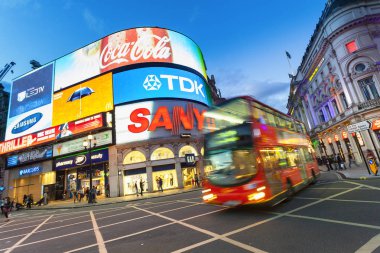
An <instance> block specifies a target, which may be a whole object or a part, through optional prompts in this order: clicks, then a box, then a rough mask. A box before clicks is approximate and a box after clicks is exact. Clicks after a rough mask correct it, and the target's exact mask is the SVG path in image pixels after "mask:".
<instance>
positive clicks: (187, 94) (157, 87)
mask: <svg viewBox="0 0 380 253" xmlns="http://www.w3.org/2000/svg"><path fill="white" fill-rule="evenodd" d="M113 88H114V103H115V105H117V104H121V103H125V102H129V101H135V100H141V99H148V98H152V99H155V98H183V99H189V100H193V101H196V102H201V103H203V104H206V105H208V106H210V105H211V104H212V99H211V95H210V90H209V87H208V85H207V83H205V81H204V80H203V78H201V77H199V76H198V75H195V74H193V73H191V72H188V71H184V70H180V69H173V68H163V67H149V68H139V69H133V70H128V71H124V72H121V73H117V74H114V76H113Z"/></svg>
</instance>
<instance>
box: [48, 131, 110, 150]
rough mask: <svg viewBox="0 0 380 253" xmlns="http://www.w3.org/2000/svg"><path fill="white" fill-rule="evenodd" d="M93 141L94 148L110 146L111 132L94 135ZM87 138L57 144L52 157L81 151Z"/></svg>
mask: <svg viewBox="0 0 380 253" xmlns="http://www.w3.org/2000/svg"><path fill="white" fill-rule="evenodd" d="M93 136H94V140H96V147H101V146H104V145H109V144H112V130H108V131H105V132H101V133H97V134H94V135H93ZM86 139H87V137H82V138H78V139H75V140H71V141H66V142H62V143H58V144H55V145H54V148H53V155H54V156H61V155H66V154H70V153H74V152H80V151H83V141H84V140H86ZM94 143H95V142H94V141H93V142H92V148H93V147H95V146H94Z"/></svg>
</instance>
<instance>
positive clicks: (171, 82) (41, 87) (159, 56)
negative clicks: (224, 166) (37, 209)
mask: <svg viewBox="0 0 380 253" xmlns="http://www.w3.org/2000/svg"><path fill="white" fill-rule="evenodd" d="M220 99H221V97H220V92H219V90H218V89H217V88H216V83H215V78H214V77H213V76H212V78H209V77H208V75H207V73H206V64H205V61H204V59H203V55H202V53H201V50H200V48H199V47H198V45H197V44H195V43H194V42H193V41H192V40H191V39H190V38H188V37H186V36H184V35H183V34H180V33H178V32H175V31H171V30H168V29H163V28H157V27H154V28H151V27H146V28H135V29H128V30H124V31H120V32H117V33H114V34H111V35H109V36H106V37H104V38H102V39H100V40H98V41H96V42H93V43H91V44H89V45H87V46H85V47H83V48H80V49H78V50H76V51H74V52H72V53H70V54H67V55H65V56H63V57H61V58H58V59H56V60H54V61H52V62H50V63H47V64H45V65H43V66H41V67H40V68H38V69H35V70H33V71H31V72H29V73H26V74H25V75H23V76H21V77H19V78H16V79H15V80H13V83H12V93H11V96H10V104H9V105H10V106H9V116H8V123H7V128H6V135H5V141H4V142H1V143H0V155H2V156H3V157H4V158H5V159H6V173H5V177H4V179H5V185H6V186H7V189H6V194H7V195H9V196H10V197H12V198H15V199H16V200H18V201H20V200H21V199H22V197H23V195H25V194H32V195H33V196H34V198H35V199H38V198H40V197H41V196H42V194H43V193H44V192H47V193H48V194H49V196H50V199H62V198H69V197H70V196H72V194H73V192H76V191H79V190H81V189H83V190H86V189H87V188H89V186H90V178H92V185H93V186H95V188H96V190H97V193H98V195H103V196H104V195H107V196H108V195H110V196H111V197H113V196H123V195H128V194H136V186H137V188H138V190H140V188H141V186H142V189H143V191H148V192H153V191H157V190H158V185H157V184H158V182H159V181H162V186H163V188H164V189H171V188H184V187H191V186H192V185H193V181H194V178H195V175H196V174H197V175H201V174H203V173H204V170H203V166H202V163H203V159H202V154H203V137H202V134H201V130H202V128H203V125H204V124H207V121H206V120H205V118H204V116H203V114H204V112H205V111H206V110H207V108H208V107H209V106H211V105H212V104H213V103H214V102H215V101H218V100H220ZM89 137H91V141H89ZM85 144H86V145H85ZM85 147H86V148H85ZM159 179H160V180H159Z"/></svg>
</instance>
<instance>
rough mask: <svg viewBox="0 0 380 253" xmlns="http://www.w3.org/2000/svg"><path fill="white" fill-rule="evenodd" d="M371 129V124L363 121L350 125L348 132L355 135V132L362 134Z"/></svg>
mask: <svg viewBox="0 0 380 253" xmlns="http://www.w3.org/2000/svg"><path fill="white" fill-rule="evenodd" d="M370 127H371V123H369V122H368V121H362V122H359V123H355V124H352V125H348V126H347V130H348V132H349V133H355V132H361V131H364V130H368V129H370Z"/></svg>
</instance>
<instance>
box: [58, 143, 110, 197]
mask: <svg viewBox="0 0 380 253" xmlns="http://www.w3.org/2000/svg"><path fill="white" fill-rule="evenodd" d="M90 157H91V159H90ZM54 168H55V171H56V175H57V191H56V198H57V199H67V198H72V197H73V192H77V191H79V190H80V189H82V190H83V191H84V192H85V191H86V190H89V189H90V173H92V175H91V177H92V186H93V187H95V188H96V191H97V195H98V196H104V195H105V193H106V188H107V185H108V148H103V149H94V150H93V151H92V152H91V154H90V152H84V153H78V154H75V155H71V156H67V157H63V158H58V159H55V161H54Z"/></svg>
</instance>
